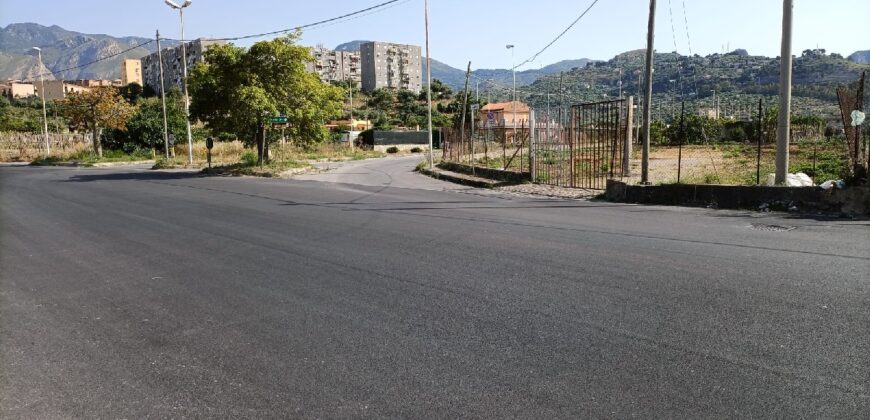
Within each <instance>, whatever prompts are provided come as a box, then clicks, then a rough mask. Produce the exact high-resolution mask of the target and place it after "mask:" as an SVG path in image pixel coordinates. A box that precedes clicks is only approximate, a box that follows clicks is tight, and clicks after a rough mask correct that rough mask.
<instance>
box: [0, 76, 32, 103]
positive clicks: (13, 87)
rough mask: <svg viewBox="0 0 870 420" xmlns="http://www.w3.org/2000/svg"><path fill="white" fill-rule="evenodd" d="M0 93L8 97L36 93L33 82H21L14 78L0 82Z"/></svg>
mask: <svg viewBox="0 0 870 420" xmlns="http://www.w3.org/2000/svg"><path fill="white" fill-rule="evenodd" d="M0 94H2V96H5V97H7V98H9V99H16V98H27V97H29V96H33V95H36V91H35V90H34V87H33V83H23V82H19V81H16V80H7V81H5V82H0Z"/></svg>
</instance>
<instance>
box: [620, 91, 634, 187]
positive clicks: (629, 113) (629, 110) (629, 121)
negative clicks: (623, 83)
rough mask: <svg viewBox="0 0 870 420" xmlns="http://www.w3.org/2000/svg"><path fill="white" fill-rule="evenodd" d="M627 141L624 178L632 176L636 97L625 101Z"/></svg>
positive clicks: (623, 152) (624, 154) (623, 156)
mask: <svg viewBox="0 0 870 420" xmlns="http://www.w3.org/2000/svg"><path fill="white" fill-rule="evenodd" d="M625 109H626V113H625V141H624V143H623V146H622V176H623V177H628V176H631V140H632V139H631V132H632V129H633V128H634V127H633V121H634V96H629V97H628V99H627V100H626V101H625Z"/></svg>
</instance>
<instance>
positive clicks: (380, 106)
mask: <svg viewBox="0 0 870 420" xmlns="http://www.w3.org/2000/svg"><path fill="white" fill-rule="evenodd" d="M395 102H396V96H395V95H394V94H393V91H392V90H390V89H387V88H380V89H375V90H373V91H372V93H371V94H370V95H369V100H368V103H367V104H366V105H368V106H369V107H371V108H374V109H376V110H378V111H383V112H387V113H389V112H391V111H392V110H393V104H394V103H395Z"/></svg>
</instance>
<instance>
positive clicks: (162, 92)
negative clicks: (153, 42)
mask: <svg viewBox="0 0 870 420" xmlns="http://www.w3.org/2000/svg"><path fill="white" fill-rule="evenodd" d="M157 62H158V63H159V66H160V102H161V105H162V106H163V151H164V152H165V153H164V156H166V159H169V123H168V121H167V120H166V85H165V84H164V83H163V52H162V50H161V49H160V30H159V29H158V30H157Z"/></svg>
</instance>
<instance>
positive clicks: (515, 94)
mask: <svg viewBox="0 0 870 420" xmlns="http://www.w3.org/2000/svg"><path fill="white" fill-rule="evenodd" d="M505 48H507V49H509V50H511V72H513V76H514V100H513V109H514V116H513V123H514V141H517V67H516V66H515V65H514V61H516V60H515V59H514V44H508V45H505Z"/></svg>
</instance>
